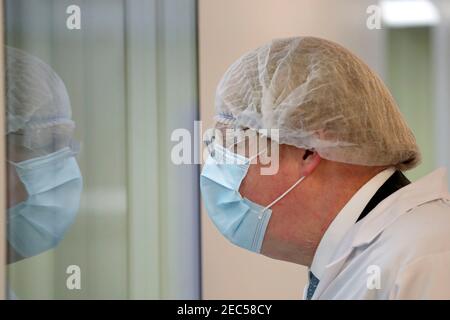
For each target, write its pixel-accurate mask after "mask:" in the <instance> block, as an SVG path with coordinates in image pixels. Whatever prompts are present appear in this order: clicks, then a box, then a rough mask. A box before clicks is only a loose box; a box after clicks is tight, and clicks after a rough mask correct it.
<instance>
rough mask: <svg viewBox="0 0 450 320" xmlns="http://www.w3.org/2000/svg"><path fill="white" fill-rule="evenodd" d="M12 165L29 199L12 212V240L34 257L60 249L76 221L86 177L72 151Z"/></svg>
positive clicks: (19, 249) (62, 150)
mask: <svg viewBox="0 0 450 320" xmlns="http://www.w3.org/2000/svg"><path fill="white" fill-rule="evenodd" d="M10 163H11V162H10ZM11 164H12V165H13V166H14V167H15V169H16V172H17V174H18V176H19V178H20V180H21V181H22V183H23V185H24V186H25V188H26V191H27V192H28V198H27V199H26V200H25V201H23V202H20V203H19V204H17V205H15V206H14V207H12V208H9V209H8V241H9V243H10V244H11V246H12V247H13V248H14V250H16V252H17V253H18V254H20V255H21V256H22V257H31V256H34V255H37V254H39V253H42V252H44V251H46V250H49V249H52V248H54V247H56V246H57V245H58V243H59V242H60V241H61V239H62V238H63V236H64V234H65V232H66V231H67V229H68V228H69V226H70V225H71V224H72V223H73V221H74V220H75V217H76V214H77V212H78V208H79V202H80V196H81V190H82V177H81V173H80V169H79V167H78V164H77V162H76V160H75V158H74V156H73V153H72V151H71V150H70V149H69V148H64V149H61V150H60V151H58V152H55V153H51V154H49V155H46V156H43V157H39V158H33V159H30V160H26V161H23V162H19V163H11Z"/></svg>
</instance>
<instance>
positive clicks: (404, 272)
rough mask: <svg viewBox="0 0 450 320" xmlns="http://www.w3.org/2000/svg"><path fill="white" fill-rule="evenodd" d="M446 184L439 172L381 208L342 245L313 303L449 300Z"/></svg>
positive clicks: (442, 171)
mask: <svg viewBox="0 0 450 320" xmlns="http://www.w3.org/2000/svg"><path fill="white" fill-rule="evenodd" d="M447 183H448V182H447V177H446V170H445V169H443V168H441V169H438V170H436V171H434V172H432V173H431V174H429V175H427V176H426V177H424V178H422V179H420V180H418V181H417V182H414V183H411V184H409V185H407V186H406V187H404V188H402V189H400V190H398V191H397V192H395V193H394V194H392V195H391V196H389V197H388V198H386V199H385V200H383V201H382V202H381V203H379V204H378V206H377V207H375V208H374V209H373V210H372V211H371V212H370V213H369V214H368V215H367V216H366V217H365V218H364V219H362V220H361V221H359V222H358V223H356V224H355V225H354V226H353V227H352V229H350V231H349V232H348V233H347V234H346V236H345V237H344V239H343V240H342V242H341V243H340V244H339V246H338V249H337V250H336V252H335V254H334V256H333V258H332V259H331V262H330V263H328V264H327V266H326V268H325V272H324V273H323V275H322V278H321V279H320V282H319V285H318V286H317V289H316V291H315V293H314V295H313V297H312V299H450V194H449V192H448V189H447ZM305 289H306V288H305ZM305 292H306V290H305V291H304V293H305Z"/></svg>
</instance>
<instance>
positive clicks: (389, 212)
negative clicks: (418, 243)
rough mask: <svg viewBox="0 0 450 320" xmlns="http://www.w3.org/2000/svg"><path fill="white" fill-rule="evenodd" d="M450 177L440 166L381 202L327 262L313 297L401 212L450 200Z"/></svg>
mask: <svg viewBox="0 0 450 320" xmlns="http://www.w3.org/2000/svg"><path fill="white" fill-rule="evenodd" d="M447 181H448V180H447V170H446V169H445V168H439V169H437V170H435V171H433V172H432V173H430V174H428V175H427V176H425V177H423V178H421V179H419V180H417V181H416V182H413V183H411V184H409V185H407V186H405V187H403V188H402V189H400V190H398V191H397V192H395V193H393V194H392V195H390V196H389V197H387V198H386V199H384V200H383V201H382V202H380V203H379V204H378V206H376V207H375V208H374V209H373V210H372V211H371V212H370V213H369V214H368V215H367V216H366V217H365V218H364V219H362V220H361V221H359V222H358V223H356V224H355V225H354V227H353V228H352V230H351V231H350V232H349V233H348V234H347V235H346V236H345V238H344V239H343V240H342V242H341V244H340V246H339V249H338V251H337V252H336V254H335V255H334V257H333V259H332V261H331V262H330V263H329V264H328V265H327V266H326V268H325V272H324V276H323V278H322V279H320V282H319V285H318V286H317V289H316V291H315V293H314V296H313V298H315V297H317V296H320V295H321V294H322V292H323V291H324V290H325V289H326V288H327V287H328V285H329V283H330V282H331V281H332V280H333V279H334V278H335V277H336V275H337V274H338V273H339V271H340V270H341V268H342V266H343V265H344V263H345V261H346V259H347V258H348V256H349V255H350V254H351V253H352V252H353V250H354V249H355V248H357V247H359V246H362V245H366V244H369V243H370V242H372V241H373V240H374V239H375V238H376V237H377V236H378V235H379V234H380V233H381V232H382V231H383V230H384V229H386V228H387V227H388V226H389V225H390V224H392V223H393V222H394V221H395V220H396V219H397V218H398V217H399V216H400V215H402V214H403V213H406V212H409V211H411V210H412V209H413V208H415V207H417V206H419V205H421V204H424V203H427V202H430V201H433V200H436V199H444V200H446V201H450V194H449V192H448V188H447V183H448V182H447Z"/></svg>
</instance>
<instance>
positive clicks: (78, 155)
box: [5, 0, 199, 299]
mask: <svg viewBox="0 0 450 320" xmlns="http://www.w3.org/2000/svg"><path fill="white" fill-rule="evenodd" d="M5 5H6V14H5V20H6V21H5V24H6V32H5V34H6V43H7V47H6V48H5V52H6V53H7V59H6V67H7V68H6V69H7V90H8V91H7V94H6V97H7V106H6V109H7V112H6V116H7V126H8V135H7V144H8V152H7V160H8V167H7V168H8V201H9V203H8V206H7V207H8V210H7V219H8V243H9V249H8V252H9V255H8V258H9V264H8V268H7V272H8V276H7V280H8V283H9V286H10V288H9V295H10V297H11V298H14V297H17V298H19V299H34V298H39V299H55V298H56V299H65V298H68V299H78V298H82V299H92V298H94V299H98V298H100V299H109V298H112V299H124V298H179V297H183V298H198V295H199V289H198V287H199V276H198V273H199V271H198V269H199V268H198V260H199V259H198V203H197V202H198V195H197V179H196V178H195V177H197V175H198V172H197V170H198V169H197V167H196V166H192V165H191V166H184V167H175V166H172V165H171V164H170V162H169V161H170V159H169V157H170V152H169V151H170V150H169V145H168V141H170V140H169V137H170V134H169V133H170V131H171V130H173V129H175V128H177V127H184V128H188V129H190V127H191V126H193V121H194V120H195V119H196V117H197V104H196V103H197V98H196V92H197V89H196V85H197V82H196V77H197V74H196V72H197V70H196V38H195V37H196V34H195V12H196V11H195V10H196V7H195V1H183V2H182V3H181V2H179V1H156V0H136V1H132V2H130V1H124V0H95V1H59V0H58V1H54V0H7V1H6V3H5ZM164 81H165V82H164ZM172 88H177V90H176V92H173V90H172ZM174 185H177V187H174ZM181 192H182V194H181ZM173 198H175V199H177V198H178V199H180V200H184V202H182V203H180V204H179V205H178V204H171V203H169V201H172V202H173V200H172V199H173ZM180 206H183V208H184V210H181V209H180ZM174 221H182V222H184V223H183V224H182V228H181V227H180V226H178V225H177V224H176V223H174ZM180 252H182V253H181V254H180ZM181 263H183V266H184V268H176V267H175V266H176V265H180V264H181Z"/></svg>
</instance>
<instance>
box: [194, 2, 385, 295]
mask: <svg viewBox="0 0 450 320" xmlns="http://www.w3.org/2000/svg"><path fill="white" fill-rule="evenodd" d="M374 3H376V1H375V0H340V1H335V0H244V1H243V0H199V58H200V59H199V64H200V65H199V67H200V113H201V118H202V120H203V121H204V124H203V127H204V128H205V127H209V126H211V125H212V120H211V119H212V116H213V114H214V91H215V87H216V85H217V83H218V82H219V80H220V77H221V75H222V74H223V73H224V72H225V70H226V69H227V67H228V66H229V65H230V64H231V63H232V62H233V61H234V60H236V59H237V58H238V57H239V56H241V55H242V54H243V53H245V52H247V51H249V50H252V49H253V48H255V47H257V46H259V45H261V44H263V43H265V42H267V41H269V40H270V39H272V38H280V37H289V36H297V35H313V36H319V37H323V38H327V39H330V40H334V41H336V42H339V43H341V44H342V45H344V46H346V47H348V48H349V49H350V50H352V51H353V52H355V53H356V54H357V55H359V56H360V57H362V58H363V59H364V60H365V61H366V62H367V63H368V64H369V65H370V66H371V67H373V68H374V69H375V70H376V71H378V72H379V73H382V70H383V66H384V64H383V60H384V59H383V57H382V53H383V52H384V49H383V31H380V30H372V31H371V30H368V29H367V27H366V19H367V16H368V15H367V14H366V9H367V7H368V6H369V5H371V4H374ZM262 192H263V190H262ZM202 272H203V274H202V281H203V288H202V289H203V298H205V299H298V298H300V297H301V295H302V292H303V286H304V285H305V283H306V268H305V267H301V266H297V265H294V264H289V263H285V262H279V261H275V260H271V259H268V258H266V257H263V256H258V255H256V254H253V253H250V252H246V251H244V250H241V249H239V248H237V247H235V246H233V245H231V244H230V243H228V242H227V241H226V240H225V238H223V237H222V236H221V235H220V234H219V233H218V231H217V230H216V229H215V227H214V226H213V225H212V223H211V222H210V220H209V219H208V217H207V215H206V212H205V210H204V209H203V213H202Z"/></svg>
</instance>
